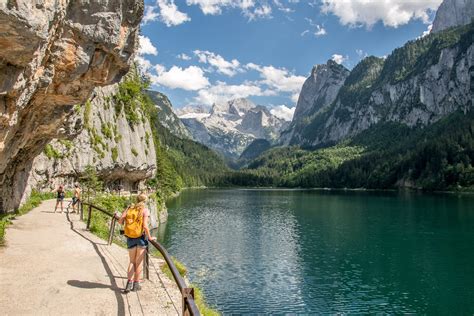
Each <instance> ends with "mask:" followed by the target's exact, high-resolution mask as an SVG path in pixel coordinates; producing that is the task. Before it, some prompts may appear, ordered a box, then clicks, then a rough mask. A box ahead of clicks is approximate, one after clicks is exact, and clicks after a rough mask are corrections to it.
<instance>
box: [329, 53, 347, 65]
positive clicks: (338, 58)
mask: <svg viewBox="0 0 474 316" xmlns="http://www.w3.org/2000/svg"><path fill="white" fill-rule="evenodd" d="M331 59H332V60H334V61H335V62H336V63H338V64H342V63H343V62H345V61H347V60H348V59H349V57H348V56H342V55H340V54H334V55H332V57H331Z"/></svg>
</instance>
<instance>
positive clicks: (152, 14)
mask: <svg viewBox="0 0 474 316" xmlns="http://www.w3.org/2000/svg"><path fill="white" fill-rule="evenodd" d="M155 9H156V7H154V6H148V5H147V6H146V7H145V14H144V15H143V19H142V21H143V23H148V22H151V21H156V20H157V19H158V17H159V16H160V14H159V13H158V12H156V11H155Z"/></svg>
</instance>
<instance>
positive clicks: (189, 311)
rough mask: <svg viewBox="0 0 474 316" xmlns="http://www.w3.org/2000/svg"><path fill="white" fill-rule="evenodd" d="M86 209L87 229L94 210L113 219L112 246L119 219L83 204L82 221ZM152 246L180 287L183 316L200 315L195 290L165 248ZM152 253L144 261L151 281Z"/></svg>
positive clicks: (147, 276)
mask: <svg viewBox="0 0 474 316" xmlns="http://www.w3.org/2000/svg"><path fill="white" fill-rule="evenodd" d="M84 207H87V213H88V216H87V226H86V227H87V229H89V228H90V224H91V218H92V215H93V210H97V211H99V212H101V213H103V214H105V215H107V216H109V217H111V221H110V228H109V238H108V244H109V245H111V244H112V242H113V238H114V233H115V224H116V222H117V217H115V216H114V214H112V213H110V212H108V211H107V210H104V209H103V208H101V207H98V206H96V205H93V204H91V203H87V202H83V203H81V205H80V217H81V220H84ZM149 243H150V244H152V245H153V247H155V248H156V249H157V250H158V251H159V252H160V253H161V255H162V256H163V258H164V259H165V262H166V264H167V265H168V267H169V268H170V271H171V274H172V275H173V278H174V281H175V282H176V285H177V286H178V289H179V291H180V292H181V298H182V314H183V315H191V316H194V315H200V312H199V309H198V308H197V305H196V302H195V301H194V288H190V287H188V286H187V285H186V282H185V281H184V279H183V277H182V276H181V274H179V271H178V268H176V266H175V264H174V262H173V260H172V259H171V256H170V255H169V254H168V251H167V250H166V249H165V247H163V246H162V245H161V244H160V243H159V242H157V241H155V240H150V241H149ZM149 262H150V252H149V251H148V248H147V251H146V254H145V260H144V269H143V273H144V277H145V278H146V279H147V280H149V279H150V266H149Z"/></svg>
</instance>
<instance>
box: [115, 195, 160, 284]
mask: <svg viewBox="0 0 474 316" xmlns="http://www.w3.org/2000/svg"><path fill="white" fill-rule="evenodd" d="M146 199H147V196H146V195H145V194H143V193H142V194H139V195H138V196H137V200H136V203H135V204H131V205H130V206H129V207H128V208H127V209H126V210H125V211H124V212H123V213H122V215H121V216H120V218H119V219H118V222H119V224H121V225H123V224H125V227H124V231H125V236H126V237H127V248H128V254H129V257H130V263H129V265H128V273H127V274H128V281H127V285H126V287H125V289H124V292H125V293H128V292H130V291H138V290H140V289H141V286H140V282H141V279H140V277H141V274H142V266H143V259H144V257H145V251H146V248H147V246H148V240H155V239H156V238H155V237H152V236H151V235H150V230H149V228H148V217H149V216H150V212H149V210H148V209H147V208H146V207H145V201H146ZM116 216H117V215H116Z"/></svg>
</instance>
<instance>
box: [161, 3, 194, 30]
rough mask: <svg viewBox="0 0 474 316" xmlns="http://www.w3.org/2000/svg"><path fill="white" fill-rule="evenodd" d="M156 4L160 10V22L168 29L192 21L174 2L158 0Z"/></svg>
mask: <svg viewBox="0 0 474 316" xmlns="http://www.w3.org/2000/svg"><path fill="white" fill-rule="evenodd" d="M156 4H157V5H158V7H159V9H160V13H159V18H160V20H161V21H162V22H163V23H165V24H166V26H168V27H170V26H175V25H180V24H182V23H184V22H187V21H191V18H190V17H189V16H188V15H187V14H186V13H183V12H181V11H179V10H178V7H177V6H176V4H175V3H174V0H157V1H156Z"/></svg>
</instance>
